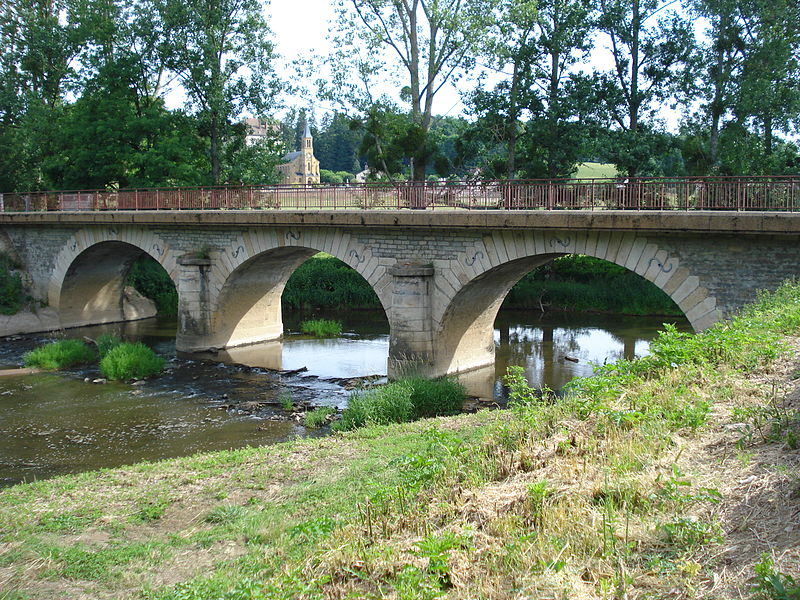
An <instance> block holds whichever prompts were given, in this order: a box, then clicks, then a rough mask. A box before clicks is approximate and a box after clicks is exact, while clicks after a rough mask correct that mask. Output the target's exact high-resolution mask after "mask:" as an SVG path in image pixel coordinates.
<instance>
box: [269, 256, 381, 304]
mask: <svg viewBox="0 0 800 600" xmlns="http://www.w3.org/2000/svg"><path fill="white" fill-rule="evenodd" d="M282 301H283V303H284V304H285V305H286V306H289V307H291V308H345V307H347V308H377V307H380V305H381V304H380V301H379V300H378V296H377V295H376V294H375V291H374V290H373V289H372V288H371V287H370V285H369V283H367V281H366V280H365V279H364V278H363V277H362V276H361V275H360V274H359V273H358V272H357V271H356V270H355V269H353V268H351V267H349V266H348V265H346V264H345V263H343V262H342V261H340V260H339V259H336V258H333V257H332V256H329V255H326V254H318V255H316V256H315V257H313V258H311V259H310V260H307V261H306V262H304V263H303V264H302V265H300V266H299V267H298V268H297V270H296V271H295V272H294V273H292V276H291V277H290V278H289V280H288V281H287V282H286V287H285V288H284V290H283V297H282Z"/></svg>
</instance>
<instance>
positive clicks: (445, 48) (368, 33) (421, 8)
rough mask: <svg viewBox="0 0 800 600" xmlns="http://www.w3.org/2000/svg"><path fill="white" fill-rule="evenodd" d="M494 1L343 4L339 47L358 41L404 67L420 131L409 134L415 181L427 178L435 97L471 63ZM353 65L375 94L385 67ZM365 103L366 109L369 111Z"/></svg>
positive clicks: (361, 0) (406, 94)
mask: <svg viewBox="0 0 800 600" xmlns="http://www.w3.org/2000/svg"><path fill="white" fill-rule="evenodd" d="M491 5H492V0H472V1H470V2H466V1H464V0H396V1H392V2H389V1H387V0H342V2H341V4H340V11H339V30H340V36H339V37H337V38H336V39H335V41H336V43H337V44H338V45H339V47H340V48H347V47H350V48H353V47H354V45H355V44H354V42H357V41H358V42H360V43H361V44H363V45H365V46H366V48H367V50H366V52H367V54H372V56H373V58H374V56H375V55H376V54H377V53H379V52H380V51H381V50H386V51H387V52H389V53H390V54H391V55H393V56H394V57H395V58H396V59H397V61H398V63H399V67H398V70H399V71H400V72H401V73H403V75H404V79H405V81H406V85H405V86H404V87H403V89H402V94H401V95H402V97H403V99H404V101H408V102H409V104H410V108H411V111H410V112H411V124H412V127H413V128H414V130H415V131H413V132H410V135H409V140H410V138H414V140H415V142H414V146H413V147H412V148H411V158H412V162H413V166H412V178H413V179H414V180H417V181H424V179H425V174H426V170H427V167H428V161H429V159H430V152H429V145H428V140H427V137H428V132H429V131H430V127H431V122H432V117H433V101H434V98H435V96H436V94H437V93H438V92H439V90H440V89H441V88H442V86H443V85H445V83H447V82H448V81H449V80H451V79H452V78H453V77H455V76H457V74H458V72H459V71H460V70H461V69H462V68H464V67H465V66H467V65H469V64H470V60H471V57H472V53H473V51H474V49H475V47H476V44H477V41H478V40H479V39H480V37H481V36H482V35H483V33H484V31H485V26H486V25H487V24H488V22H489V21H488V19H489V16H490V14H491V9H490V7H491ZM353 52H356V53H357V52H359V50H354V51H353ZM362 56H363V55H362ZM350 58H354V56H353V53H349V54H348V53H344V54H343V55H341V56H340V65H341V64H342V62H341V61H342V60H348V59H350ZM350 64H355V66H356V71H357V76H358V78H359V79H360V81H361V82H362V83H363V84H364V86H365V88H366V90H365V92H366V96H367V97H369V98H370V99H371V93H370V90H369V79H370V77H371V76H372V75H374V74H375V73H376V72H377V71H379V70H381V69H380V66H377V65H376V62H375V61H369V60H367V59H362V60H355V62H351V63H350ZM350 91H351V92H352V91H353V88H352V87H351V88H350ZM364 104H366V103H363V104H362V107H361V108H362V109H364V110H366V109H367V108H368V107H367V106H365V105H364ZM370 104H374V102H371V103H370ZM409 140H407V141H409Z"/></svg>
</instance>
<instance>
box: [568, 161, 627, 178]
mask: <svg viewBox="0 0 800 600" xmlns="http://www.w3.org/2000/svg"><path fill="white" fill-rule="evenodd" d="M616 176H617V168H616V167H615V166H614V165H612V164H610V163H596V162H585V163H580V164H579V165H578V170H577V171H576V172H575V175H574V176H573V177H574V178H575V179H601V178H613V177H616Z"/></svg>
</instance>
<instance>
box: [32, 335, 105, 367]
mask: <svg viewBox="0 0 800 600" xmlns="http://www.w3.org/2000/svg"><path fill="white" fill-rule="evenodd" d="M95 358H96V354H95V353H94V350H92V349H91V348H90V347H89V346H87V345H86V344H84V343H83V342H82V341H80V340H60V341H58V342H52V343H50V344H45V345H44V346H39V347H38V348H35V349H34V350H31V351H30V352H27V353H25V354H24V355H23V357H22V361H23V362H24V363H25V366H26V367H38V368H40V369H48V370H56V369H65V368H67V367H73V366H75V365H81V364H85V363H90V362H94V360H95Z"/></svg>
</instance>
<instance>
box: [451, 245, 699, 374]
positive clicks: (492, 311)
mask: <svg viewBox="0 0 800 600" xmlns="http://www.w3.org/2000/svg"><path fill="white" fill-rule="evenodd" d="M568 254H571V253H550V254H540V255H534V256H528V257H524V258H519V259H515V260H511V261H509V262H506V263H503V264H500V265H497V266H495V267H493V268H489V269H488V270H486V271H484V272H483V273H481V274H479V275H478V276H476V277H474V278H473V279H471V280H470V281H468V282H467V283H466V284H465V285H464V286H462V287H461V288H460V289H459V290H458V292H457V293H456V294H455V295H454V296H453V298H452V299H451V301H450V302H449V304H448V305H447V308H446V309H445V311H444V313H443V317H442V319H441V321H440V327H439V332H438V340H439V341H440V343H439V344H438V346H437V353H436V356H435V372H437V373H442V374H445V373H458V372H465V371H470V370H473V369H479V368H482V367H485V366H487V365H491V364H493V363H494V353H495V342H494V324H495V320H496V317H497V314H498V311H499V310H500V307H501V305H502V304H503V301H504V300H505V298H506V296H507V294H508V293H509V291H510V290H511V288H512V287H514V285H515V284H516V283H517V282H518V281H520V280H521V279H522V278H523V277H524V276H525V275H527V274H528V273H530V272H531V271H533V270H534V269H536V268H537V267H540V266H542V265H544V264H547V263H549V262H551V261H552V260H554V259H556V258H559V257H562V256H567V255H568ZM601 260H607V259H601ZM608 262H612V261H608ZM614 264H619V263H616V262H614ZM620 266H623V265H620ZM626 268H627V267H626ZM627 270H628V271H630V272H631V273H636V272H635V271H633V270H631V269H627ZM636 274H637V275H639V276H640V277H642V278H643V279H645V280H646V281H650V283H652V284H653V285H656V284H655V282H653V281H652V280H651V279H649V278H647V277H644V276H643V275H641V274H639V273H636ZM656 287H658V288H659V289H661V288H660V287H659V286H658V285H656ZM661 291H662V292H664V293H666V292H665V290H663V289H661ZM667 295H668V296H670V298H671V299H672V300H673V301H674V300H675V299H674V298H673V297H672V295H671V294H667ZM676 305H677V306H678V307H679V308H681V307H680V305H679V304H678V303H676ZM681 310H682V311H683V312H684V314H685V310H684V309H682V308H681ZM626 353H627V354H631V355H632V353H633V352H632V350H631V349H628V348H626Z"/></svg>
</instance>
